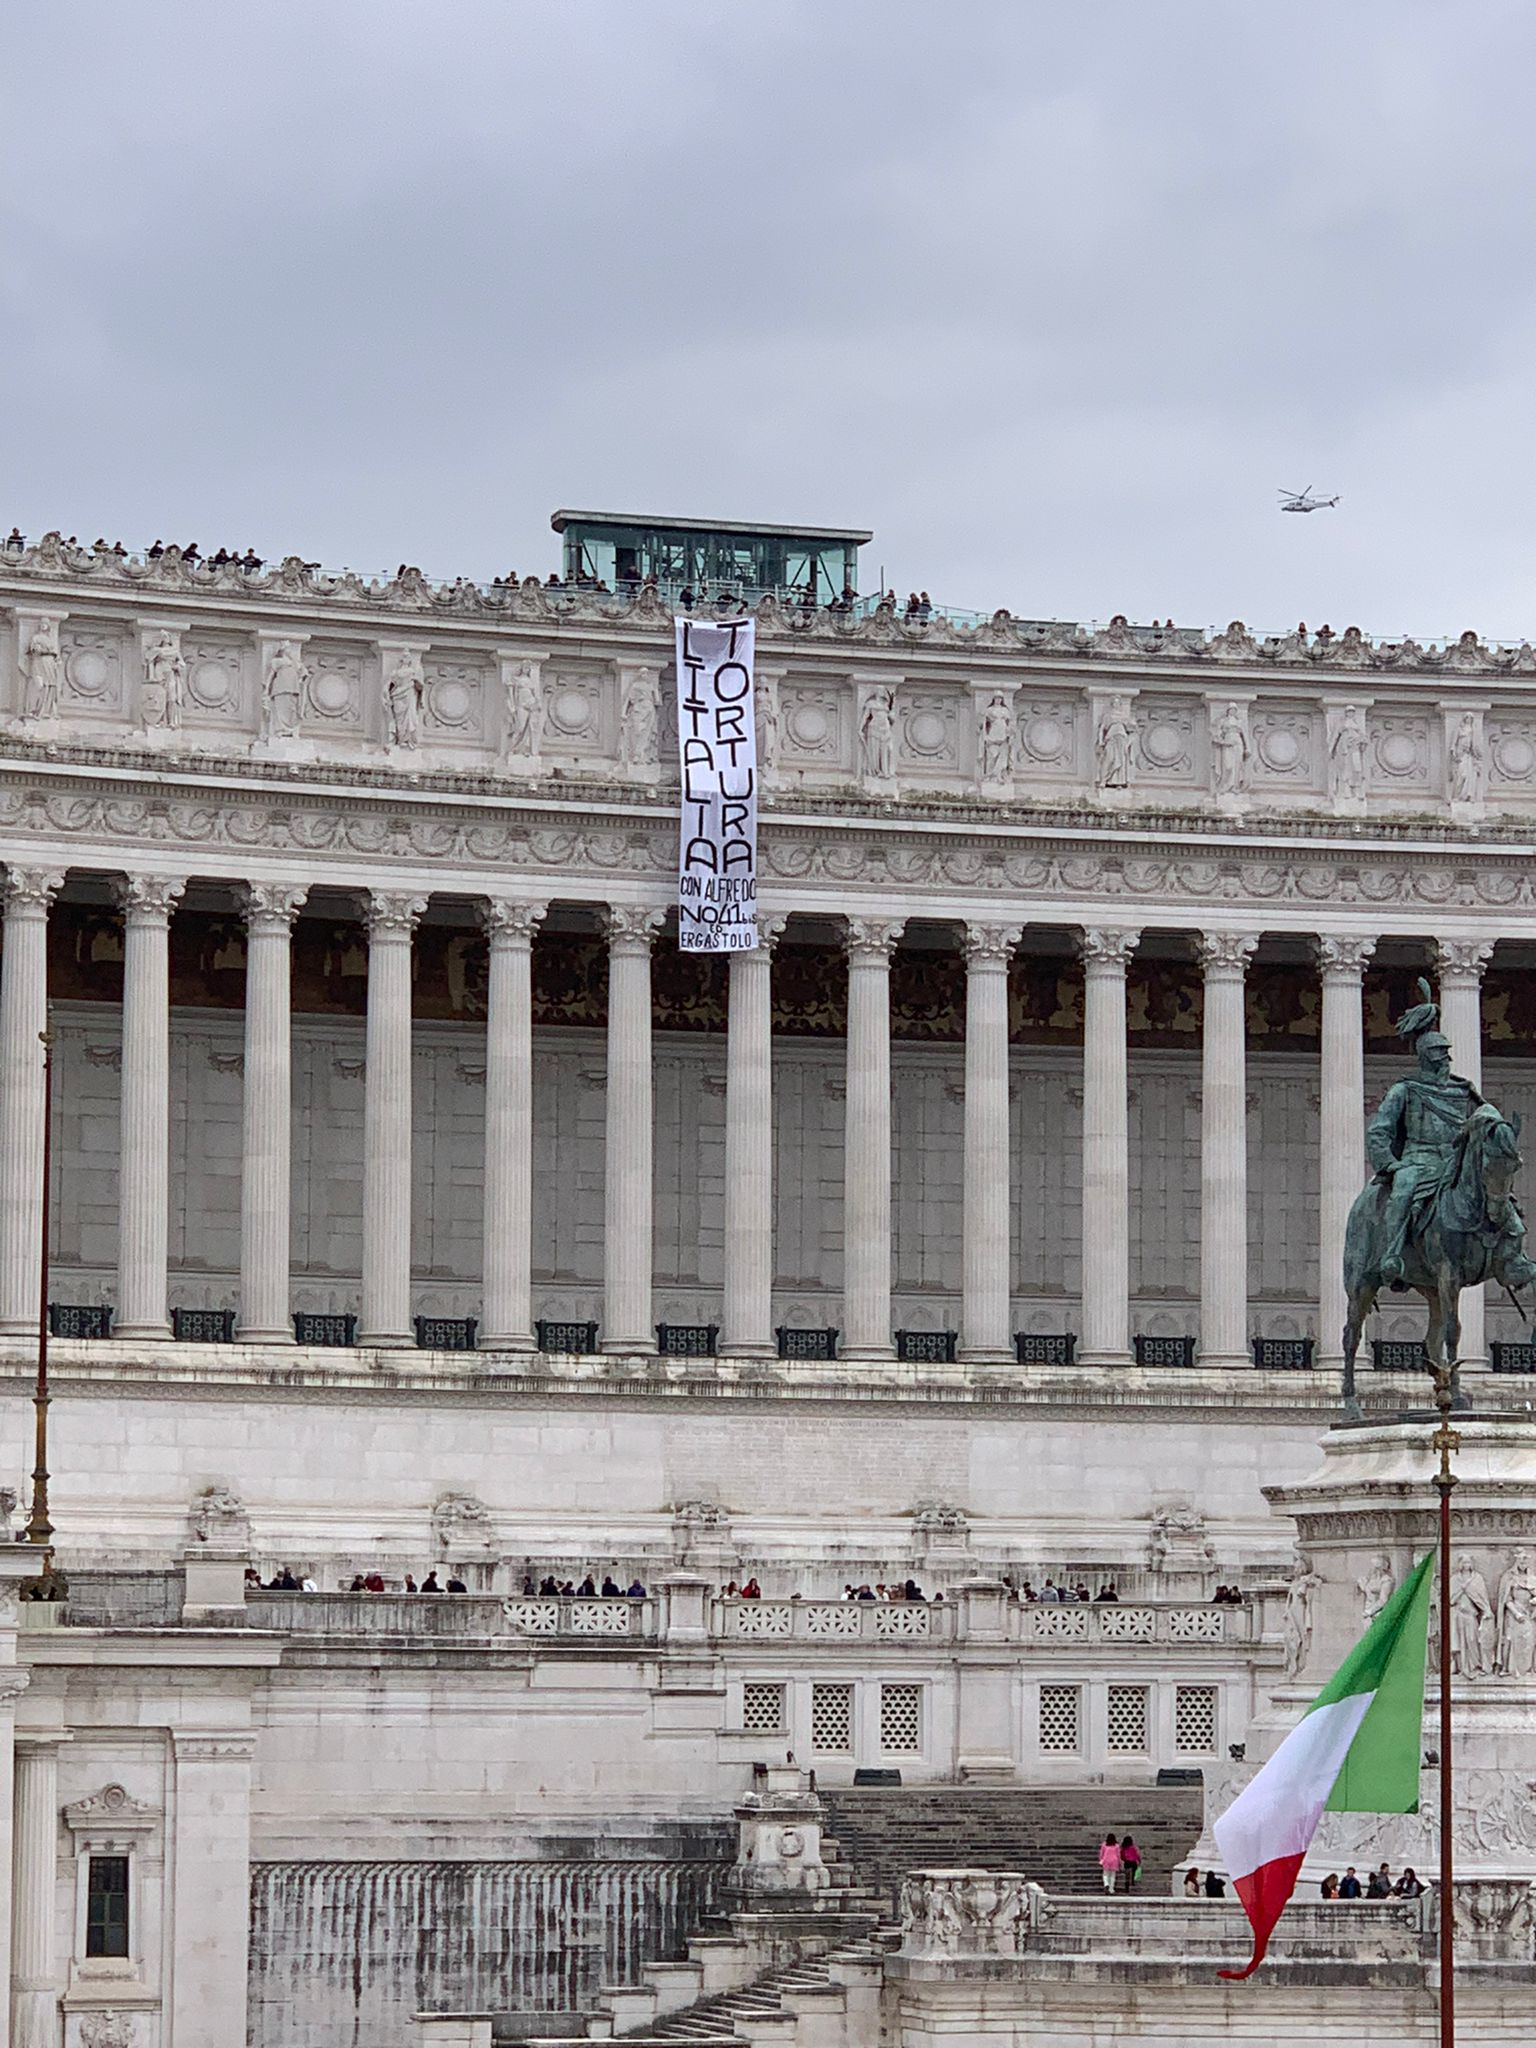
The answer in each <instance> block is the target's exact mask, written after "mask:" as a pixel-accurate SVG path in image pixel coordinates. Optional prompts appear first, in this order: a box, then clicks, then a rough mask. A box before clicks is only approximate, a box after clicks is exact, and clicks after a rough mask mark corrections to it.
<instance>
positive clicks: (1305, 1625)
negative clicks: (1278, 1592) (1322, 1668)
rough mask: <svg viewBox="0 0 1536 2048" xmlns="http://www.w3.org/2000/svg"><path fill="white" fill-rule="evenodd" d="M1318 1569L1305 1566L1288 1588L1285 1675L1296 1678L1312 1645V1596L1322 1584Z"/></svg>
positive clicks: (1283, 1626)
mask: <svg viewBox="0 0 1536 2048" xmlns="http://www.w3.org/2000/svg"><path fill="white" fill-rule="evenodd" d="M1322 1583H1323V1582H1322V1579H1321V1578H1320V1577H1319V1576H1318V1574H1317V1573H1316V1572H1309V1571H1307V1570H1306V1569H1305V1567H1303V1568H1302V1569H1301V1570H1300V1571H1298V1572H1297V1573H1296V1575H1295V1576H1294V1577H1293V1578H1292V1580H1291V1583H1290V1585H1289V1586H1288V1587H1287V1588H1286V1594H1285V1613H1284V1615H1283V1616H1282V1617H1281V1621H1280V1641H1281V1644H1282V1646H1283V1647H1284V1651H1285V1675H1286V1677H1287V1678H1294V1677H1295V1676H1296V1674H1297V1672H1298V1671H1300V1669H1301V1667H1302V1665H1303V1664H1305V1663H1306V1661H1307V1658H1308V1656H1309V1654H1310V1653H1311V1649H1312V1596H1313V1594H1314V1593H1315V1592H1316V1591H1317V1589H1318V1587H1319V1586H1321V1585H1322Z"/></svg>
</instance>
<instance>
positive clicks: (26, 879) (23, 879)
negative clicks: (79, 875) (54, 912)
mask: <svg viewBox="0 0 1536 2048" xmlns="http://www.w3.org/2000/svg"><path fill="white" fill-rule="evenodd" d="M63 886H64V870H63V869H62V868H13V867H8V868H7V869H6V871H5V879H4V880H3V881H0V904H3V905H4V907H5V914H6V916H7V917H12V916H19V917H46V916H47V915H48V906H49V904H50V903H51V902H52V901H53V899H54V897H55V896H57V895H58V893H59V891H60V890H61V889H62V888H63Z"/></svg>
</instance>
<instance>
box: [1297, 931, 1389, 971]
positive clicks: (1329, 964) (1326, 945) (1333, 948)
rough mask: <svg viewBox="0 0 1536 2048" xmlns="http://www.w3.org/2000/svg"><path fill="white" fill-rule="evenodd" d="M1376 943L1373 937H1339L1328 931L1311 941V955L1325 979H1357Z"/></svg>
mask: <svg viewBox="0 0 1536 2048" xmlns="http://www.w3.org/2000/svg"><path fill="white" fill-rule="evenodd" d="M1376 945H1377V942H1376V940H1375V939H1366V938H1358V939H1357V938H1339V937H1336V936H1334V935H1333V934H1331V933H1329V934H1325V935H1324V936H1323V937H1322V938H1318V939H1314V940H1313V941H1312V956H1313V958H1314V959H1315V960H1316V962H1317V970H1318V972H1319V974H1321V975H1322V977H1323V979H1324V980H1325V981H1359V979H1360V977H1361V975H1362V974H1364V972H1365V969H1366V966H1367V964H1368V963H1369V961H1370V957H1371V955H1372V954H1373V953H1374V952H1375V950H1376Z"/></svg>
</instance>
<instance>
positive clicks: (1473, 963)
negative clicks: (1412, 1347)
mask: <svg viewBox="0 0 1536 2048" xmlns="http://www.w3.org/2000/svg"><path fill="white" fill-rule="evenodd" d="M1492 958H1493V941H1492V940H1491V939H1440V940H1438V941H1437V942H1436V946H1435V965H1436V967H1437V968H1438V969H1439V974H1440V1027H1441V1029H1442V1030H1443V1031H1444V1033H1445V1035H1446V1037H1447V1038H1448V1039H1449V1040H1450V1041H1451V1066H1452V1068H1453V1070H1454V1071H1455V1072H1456V1073H1458V1074H1460V1075H1461V1076H1462V1078H1463V1080H1467V1081H1470V1082H1471V1083H1472V1086H1473V1087H1474V1088H1479V1089H1480V1088H1481V1087H1482V1085H1483V972H1484V970H1485V969H1486V967H1487V965H1488V962H1489V961H1490V960H1491V959H1492ZM1486 1301H1487V1297H1486V1295H1485V1293H1484V1291H1483V1289H1482V1288H1481V1287H1468V1288H1466V1289H1465V1290H1464V1291H1463V1293H1462V1297H1461V1305H1460V1315H1461V1343H1460V1345H1459V1347H1458V1357H1459V1359H1460V1362H1461V1363H1462V1364H1463V1365H1465V1366H1470V1367H1471V1368H1472V1369H1473V1370H1474V1371H1476V1370H1477V1369H1478V1368H1479V1367H1482V1366H1486V1365H1487V1363H1488V1339H1487V1334H1486V1329H1485V1308H1486Z"/></svg>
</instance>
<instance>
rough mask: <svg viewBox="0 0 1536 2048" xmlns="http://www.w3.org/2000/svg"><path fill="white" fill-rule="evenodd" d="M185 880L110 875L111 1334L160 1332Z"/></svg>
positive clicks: (164, 1333)
mask: <svg viewBox="0 0 1536 2048" xmlns="http://www.w3.org/2000/svg"><path fill="white" fill-rule="evenodd" d="M185 888H186V883H185V881H183V880H177V879H171V878H170V877H167V876H165V875H130V876H128V878H127V879H126V880H125V881H123V882H121V883H119V884H118V888H117V896H118V901H119V903H120V904H121V906H122V911H123V1101H122V1147H121V1154H120V1159H119V1165H118V1188H117V1215H118V1225H117V1228H118V1246H117V1321H116V1323H115V1325H114V1329H115V1333H116V1334H117V1335H118V1336H119V1337H169V1335H170V1334H171V1324H170V1317H169V1314H168V1313H167V1308H166V1244H167V1223H168V1219H169V1215H170V1205H171V1187H170V1145H171V978H170V930H171V912H172V911H173V910H174V909H175V907H176V905H177V903H179V902H180V900H181V896H182V892H183V890H184V889H185Z"/></svg>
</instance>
